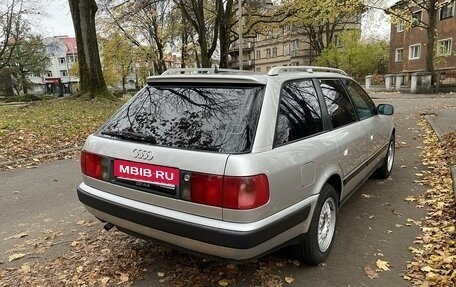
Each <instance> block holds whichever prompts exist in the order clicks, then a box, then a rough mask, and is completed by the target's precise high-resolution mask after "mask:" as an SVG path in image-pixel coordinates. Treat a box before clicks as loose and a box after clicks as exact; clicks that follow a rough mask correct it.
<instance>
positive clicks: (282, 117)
mask: <svg viewBox="0 0 456 287" xmlns="http://www.w3.org/2000/svg"><path fill="white" fill-rule="evenodd" d="M321 131H323V124H322V120H321V108H320V103H319V101H318V96H317V92H316V90H315V87H314V85H313V83H312V81H311V80H301V81H293V82H288V83H285V84H284V85H283V87H282V91H281V94H280V107H279V114H278V117H277V126H276V135H275V140H274V145H282V144H285V143H287V142H291V141H296V140H299V139H301V138H305V137H308V136H311V135H313V134H316V133H319V132H321Z"/></svg>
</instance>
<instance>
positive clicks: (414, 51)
mask: <svg viewBox="0 0 456 287" xmlns="http://www.w3.org/2000/svg"><path fill="white" fill-rule="evenodd" d="M420 52H421V44H417V45H411V46H410V51H409V59H410V60H416V59H419V58H420Z"/></svg>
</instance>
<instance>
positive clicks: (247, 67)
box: [228, 60, 255, 70]
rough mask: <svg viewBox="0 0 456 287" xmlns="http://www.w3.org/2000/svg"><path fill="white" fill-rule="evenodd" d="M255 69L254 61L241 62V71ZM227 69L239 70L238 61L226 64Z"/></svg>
mask: <svg viewBox="0 0 456 287" xmlns="http://www.w3.org/2000/svg"><path fill="white" fill-rule="evenodd" d="M254 67H255V60H244V61H242V69H243V70H251V69H253V68H254ZM228 68H230V69H239V60H237V61H230V62H228Z"/></svg>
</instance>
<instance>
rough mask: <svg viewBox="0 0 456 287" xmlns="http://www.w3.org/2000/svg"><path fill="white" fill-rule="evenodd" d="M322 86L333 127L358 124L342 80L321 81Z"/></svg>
mask: <svg viewBox="0 0 456 287" xmlns="http://www.w3.org/2000/svg"><path fill="white" fill-rule="evenodd" d="M320 86H321V90H322V91H323V95H324V97H325V102H326V107H327V108H328V114H329V116H330V117H331V122H332V125H333V127H334V128H337V127H341V126H344V125H348V124H350V123H352V122H356V115H355V110H354V108H353V105H352V104H351V102H350V99H349V97H348V95H347V94H346V93H345V89H344V87H343V85H342V83H341V82H340V80H320Z"/></svg>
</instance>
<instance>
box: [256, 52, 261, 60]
mask: <svg viewBox="0 0 456 287" xmlns="http://www.w3.org/2000/svg"><path fill="white" fill-rule="evenodd" d="M256 58H257V59H261V51H260V50H257V51H256Z"/></svg>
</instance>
